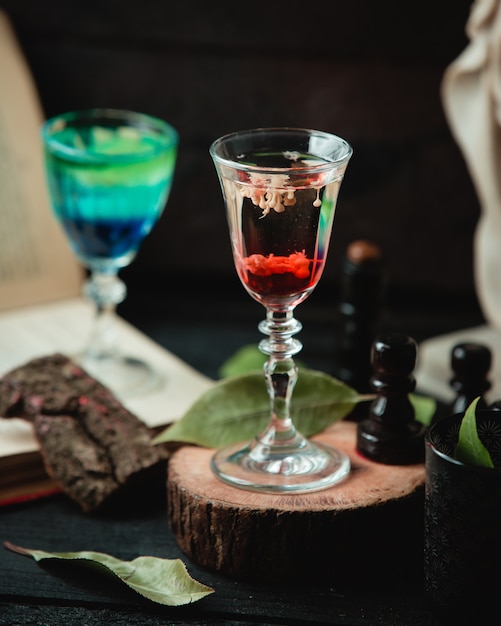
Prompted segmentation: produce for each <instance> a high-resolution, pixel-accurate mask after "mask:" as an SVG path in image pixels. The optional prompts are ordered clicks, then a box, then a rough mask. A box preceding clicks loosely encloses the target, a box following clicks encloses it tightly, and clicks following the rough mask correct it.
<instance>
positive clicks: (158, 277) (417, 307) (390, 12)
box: [0, 0, 482, 376]
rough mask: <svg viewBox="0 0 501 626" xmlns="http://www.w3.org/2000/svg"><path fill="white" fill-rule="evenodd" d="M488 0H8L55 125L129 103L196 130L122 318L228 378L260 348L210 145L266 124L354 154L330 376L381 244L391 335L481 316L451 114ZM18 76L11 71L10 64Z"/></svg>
mask: <svg viewBox="0 0 501 626" xmlns="http://www.w3.org/2000/svg"><path fill="white" fill-rule="evenodd" d="M471 4H472V2H471V0H433V1H431V0H422V1H421V2H412V3H409V2H401V1H399V0H380V1H379V2H374V1H372V0H366V1H364V0H350V1H349V2H346V1H343V2H341V1H340V0H330V1H324V0H316V2H312V3H307V2H304V1H302V2H296V1H294V0H290V1H289V2H261V1H255V2H252V3H241V2H237V1H236V0H232V1H228V0H223V1H220V2H206V1H202V0H196V1H191V2H189V1H186V2H180V1H171V2H168V1H166V0H142V1H141V2H133V1H132V0H120V1H119V0H43V1H41V0H0V7H2V8H3V9H4V10H5V11H6V12H7V14H8V15H9V17H10V19H11V21H12V24H13V26H14V29H15V31H16V34H17V37H18V39H19V42H20V44H21V46H22V49H23V51H24V54H25V56H26V59H27V62H28V64H29V66H30V68H31V71H32V74H33V77H34V80H35V82H36V85H37V88H38V91H39V95H40V98H41V101H42V105H43V109H44V113H45V115H46V116H48V117H49V116H52V115H54V114H57V113H61V112H63V111H66V110H71V109H83V108H89V107H95V106H100V107H116V108H126V109H133V110H137V111H141V112H145V113H149V114H153V115H156V116H158V117H161V118H164V119H165V120H167V121H169V122H170V123H171V124H172V125H173V126H174V127H175V128H176V129H177V130H178V131H179V134H180V139H181V142H180V148H179V156H178V162H177V169H176V174H175V180H174V185H173V188H172V192H171V196H170V198H169V201H168V205H167V208H166V210H165V213H164V215H163V217H162V218H161V220H160V222H159V223H158V225H157V226H156V228H155V230H154V231H153V233H152V234H151V235H150V236H149V237H148V238H147V239H146V240H145V242H144V245H143V247H142V249H141V251H140V254H139V256H138V257H137V259H136V260H135V262H134V263H133V264H132V265H131V266H130V267H129V268H127V269H125V270H124V271H123V272H122V277H123V278H124V279H125V281H126V283H127V285H128V298H127V300H126V301H125V302H124V303H123V304H122V305H121V306H120V312H121V314H122V315H123V316H124V317H125V318H126V319H128V320H130V321H131V322H133V323H134V324H136V325H137V326H138V327H139V328H141V329H142V330H144V331H145V332H147V333H148V334H149V335H151V336H152V337H153V338H154V339H156V340H157V341H159V342H160V343H162V344H163V345H165V346H166V347H167V348H169V349H170V350H172V351H173V352H175V353H177V354H179V355H180V356H181V357H182V358H185V359H186V360H187V361H188V362H191V363H192V364H194V365H195V366H196V367H198V368H200V369H202V370H203V371H205V372H206V373H207V374H209V375H211V376H216V375H217V367H218V364H219V363H220V362H222V361H224V359H225V358H227V357H228V356H229V355H231V354H232V353H233V352H234V351H235V350H236V349H237V348H238V347H239V346H240V345H242V344H245V343H252V342H256V341H258V340H259V338H260V334H259V332H258V330H257V323H258V322H259V321H260V320H261V319H262V317H263V315H264V311H262V310H261V307H260V306H259V305H258V304H257V303H254V302H253V301H252V300H251V298H250V297H249V296H248V295H247V294H246V292H245V291H244V289H243V287H242V286H241V285H240V283H239V282H238V279H237V277H236V274H235V270H234V267H233V261H232V258H231V252H230V246H229V237H228V232H227V226H226V221H225V214H224V209H223V204H222V196H221V192H220V189H219V183H218V181H217V177H216V174H215V170H214V167H213V164H212V162H211V159H210V157H209V153H208V148H209V145H210V143H211V142H212V141H213V140H214V139H216V138H217V137H218V136H220V135H222V134H225V133H227V132H231V131H234V130H239V129H244V128H250V127H256V126H274V125H276V126H285V125H290V126H305V127H312V128H317V129H321V130H325V131H330V132H333V133H335V134H339V135H341V136H342V137H343V138H345V139H347V140H348V141H349V142H350V143H351V144H352V146H353V148H354V156H353V158H352V161H351V163H350V165H349V167H348V170H347V174H346V177H345V181H344V183H343V186H342V188H341V194H340V198H339V203H338V210H337V214H336V219H335V226H334V231H333V236H332V243H331V250H330V257H329V260H328V263H327V267H326V271H325V274H324V276H323V278H322V280H321V282H320V284H319V286H318V288H317V290H316V291H315V292H314V293H313V294H312V295H311V296H310V299H309V300H308V301H307V302H305V303H304V304H302V305H301V306H300V307H299V308H298V310H297V317H298V319H300V320H301V321H302V322H303V324H304V331H303V333H302V339H303V341H304V350H303V353H302V355H301V358H302V359H303V360H304V361H306V362H307V363H308V364H311V365H312V366H315V367H321V368H323V369H326V370H329V369H330V367H331V359H332V358H334V357H333V350H334V349H335V344H336V328H337V327H336V323H337V321H336V319H337V317H336V316H337V313H336V311H337V303H338V298H339V285H340V274H341V262H342V258H343V255H344V253H345V249H346V247H347V245H348V244H349V243H350V242H351V241H352V240H355V239H359V238H370V239H371V240H372V241H374V242H375V243H377V244H378V245H379V246H380V247H381V249H382V251H383V254H384V256H385V259H386V263H387V268H388V273H389V281H390V282H389V292H388V298H387V314H386V317H385V324H386V325H387V327H388V329H390V330H400V331H403V332H406V333H408V334H410V335H412V336H414V338H416V339H417V340H418V341H420V340H421V339H423V338H426V337H429V336H433V335H435V334H440V333H443V332H448V331H450V330H454V329H458V328H464V327H466V326H468V325H470V324H475V323H477V322H478V321H481V320H482V315H481V312H480V310H479V306H478V302H477V298H476V294H475V285H474V279H473V262H472V257H473V251H472V237H473V232H474V229H475V226H476V222H477V219H478V216H479V205H478V200H477V198H476V195H475V192H474V189H473V186H472V183H471V180H470V177H469V175H468V173H467V170H466V167H465V164H464V161H463V158H462V155H461V153H460V151H459V149H458V147H457V145H456V144H455V142H454V140H453V139H452V137H451V134H450V132H449V128H448V125H447V122H446V119H445V117H444V113H443V109H442V105H441V101H440V83H441V80H442V76H443V73H444V71H445V69H446V67H447V66H448V64H449V63H451V62H452V61H453V60H454V59H455V58H456V57H457V56H458V55H459V54H460V53H461V52H462V50H463V49H464V48H465V47H466V45H467V43H468V40H467V37H466V34H465V25H466V22H467V19H468V15H469V12H470V7H471ZM0 62H1V59H0Z"/></svg>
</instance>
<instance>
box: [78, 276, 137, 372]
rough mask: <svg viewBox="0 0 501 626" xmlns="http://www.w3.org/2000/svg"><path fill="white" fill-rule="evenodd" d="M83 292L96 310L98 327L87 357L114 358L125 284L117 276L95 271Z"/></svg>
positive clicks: (87, 351)
mask: <svg viewBox="0 0 501 626" xmlns="http://www.w3.org/2000/svg"><path fill="white" fill-rule="evenodd" d="M83 293H84V295H85V296H86V297H87V298H89V299H90V300H92V302H93V303H94V304H95V307H96V317H95V320H94V327H93V329H92V332H91V336H90V340H89V344H88V346H87V348H86V351H85V354H86V356H88V357H90V358H93V359H100V360H102V359H109V358H112V357H114V356H115V355H116V353H117V349H118V346H117V327H116V307H117V305H118V304H119V303H120V302H122V301H123V300H124V299H125V296H126V293H127V289H126V286H125V283H124V282H123V281H122V280H121V279H120V278H119V277H118V275H117V274H116V273H103V272H98V271H92V272H91V275H90V277H89V279H88V280H87V281H86V282H85V284H84V287H83Z"/></svg>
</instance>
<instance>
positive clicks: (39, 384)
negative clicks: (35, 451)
mask: <svg viewBox="0 0 501 626" xmlns="http://www.w3.org/2000/svg"><path fill="white" fill-rule="evenodd" d="M0 414H2V415H3V416H4V417H23V418H25V419H27V420H29V421H31V422H32V423H33V425H34V430H35V434H36V436H37V439H38V441H39V443H40V450H41V454H42V458H43V460H44V464H45V466H46V469H47V473H48V474H49V475H50V476H51V477H52V478H54V479H55V480H56V481H58V482H59V483H60V485H61V487H62V489H63V490H64V491H65V493H67V494H68V495H69V496H70V497H71V498H72V499H73V500H75V501H76V502H78V504H79V505H80V507H81V508H82V509H83V510H84V511H93V510H95V509H97V508H99V507H101V506H103V505H104V504H105V503H106V502H107V501H108V500H109V499H110V497H111V496H116V495H117V494H118V492H121V491H122V490H125V489H126V488H127V487H128V486H129V485H130V484H132V483H134V486H137V483H138V482H141V480H142V479H143V478H144V479H145V480H146V478H147V477H148V479H149V478H150V474H151V472H152V470H159V471H160V470H161V468H163V469H165V460H166V458H167V453H166V450H165V448H164V447H162V446H155V445H153V444H152V434H151V433H150V431H149V430H148V428H147V427H146V425H145V424H144V423H143V422H142V421H141V420H140V419H139V418H138V417H136V416H135V415H134V414H132V413H131V412H130V411H128V410H127V409H126V408H125V407H124V406H123V405H122V404H121V403H120V402H119V401H118V400H117V399H116V398H115V396H114V395H113V394H112V392H111V391H110V390H109V389H108V388H107V387H105V386H104V385H103V384H101V383H100V382H98V381H97V380H95V379H94V378H92V377H91V376H89V374H88V373H87V372H85V371H84V370H83V369H82V368H80V367H79V366H78V365H76V364H75V363H74V362H72V361H71V360H70V359H68V358H67V357H65V356H64V355H61V354H53V355H50V356H47V357H42V358H38V359H33V360H32V361H29V362H28V363H26V364H25V365H23V366H21V367H18V368H16V369H14V370H12V371H11V372H9V373H7V374H6V375H5V376H3V378H2V379H0Z"/></svg>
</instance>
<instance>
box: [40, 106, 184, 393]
mask: <svg viewBox="0 0 501 626" xmlns="http://www.w3.org/2000/svg"><path fill="white" fill-rule="evenodd" d="M42 139H43V145H44V156H45V165H46V173H47V182H48V190H49V196H50V199H51V201H52V206H53V210H54V213H55V216H56V218H57V219H58V221H59V222H60V224H61V225H62V227H63V230H64V232H65V234H66V236H67V238H68V241H69V243H70V246H71V248H72V250H73V252H74V254H75V255H76V257H77V258H78V259H79V261H80V262H81V263H82V264H83V265H84V267H85V268H86V269H87V270H88V273H89V277H88V280H87V281H86V282H85V285H84V294H85V295H86V296H87V297H89V298H90V299H91V300H92V301H93V302H94V303H95V306H96V311H97V315H96V321H95V324H94V329H93V332H92V334H91V338H90V341H89V344H88V346H87V348H86V349H85V351H84V353H83V354H82V355H81V356H80V357H79V359H78V360H79V361H80V363H81V364H82V365H83V366H84V367H85V368H86V369H87V370H88V371H89V373H91V374H93V375H94V376H96V377H97V378H99V379H100V380H102V382H104V383H105V384H107V385H108V386H109V387H110V388H111V389H112V390H113V391H116V392H117V393H118V394H119V395H120V394H122V393H125V392H127V393H133V392H139V391H141V390H145V389H146V388H149V387H150V386H151V384H152V383H153V381H155V383H156V382H158V380H157V378H156V373H155V372H154V370H153V368H151V367H150V365H149V364H147V363H145V362H143V361H141V360H140V359H138V358H134V357H133V356H128V355H125V354H122V353H121V351H120V350H119V347H118V346H117V340H116V325H115V323H114V322H115V309H116V306H117V305H118V304H119V303H120V302H122V301H123V299H124V298H125V295H126V287H125V284H124V282H123V281H122V280H121V279H120V278H119V276H118V272H119V270H121V269H122V268H123V267H125V266H127V265H129V264H130V263H131V261H132V260H133V259H134V257H135V256H136V253H137V251H138V249H139V246H140V245H141V243H142V241H143V239H144V238H145V236H146V235H148V233H149V232H150V231H151V230H152V228H153V227H154V225H155V224H156V222H157V221H158V219H159V217H160V215H161V214H162V212H163V209H164V207H165V204H166V202H167V199H168V196H169V192H170V188H171V184H172V178H173V174H174V168H175V162H176V156H177V146H178V135H177V132H176V131H175V129H174V128H172V127H171V126H170V125H169V124H167V123H166V122H164V121H162V120H160V119H157V118H154V117H151V116H149V115H144V114H141V113H135V112H131V111H120V110H112V109H91V110H87V111H77V112H69V113H64V114H62V115H58V116H56V117H53V118H51V119H49V120H47V121H46V122H45V123H44V125H43V127H42Z"/></svg>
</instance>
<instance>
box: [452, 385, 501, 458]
mask: <svg viewBox="0 0 501 626" xmlns="http://www.w3.org/2000/svg"><path fill="white" fill-rule="evenodd" d="M479 400H480V397H478V398H475V400H473V402H472V403H471V404H470V405H469V406H468V408H467V409H466V411H465V414H464V417H463V419H462V420H461V426H460V428H459V437H458V442H457V445H456V449H455V451H454V457H455V458H456V459H457V460H458V461H461V462H462V463H467V464H469V465H479V466H481V467H494V463H493V462H492V459H491V455H490V454H489V451H488V450H487V448H486V447H485V446H484V444H483V443H482V441H481V440H480V437H479V436H478V431H477V416H476V408H477V404H478V402H479Z"/></svg>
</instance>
